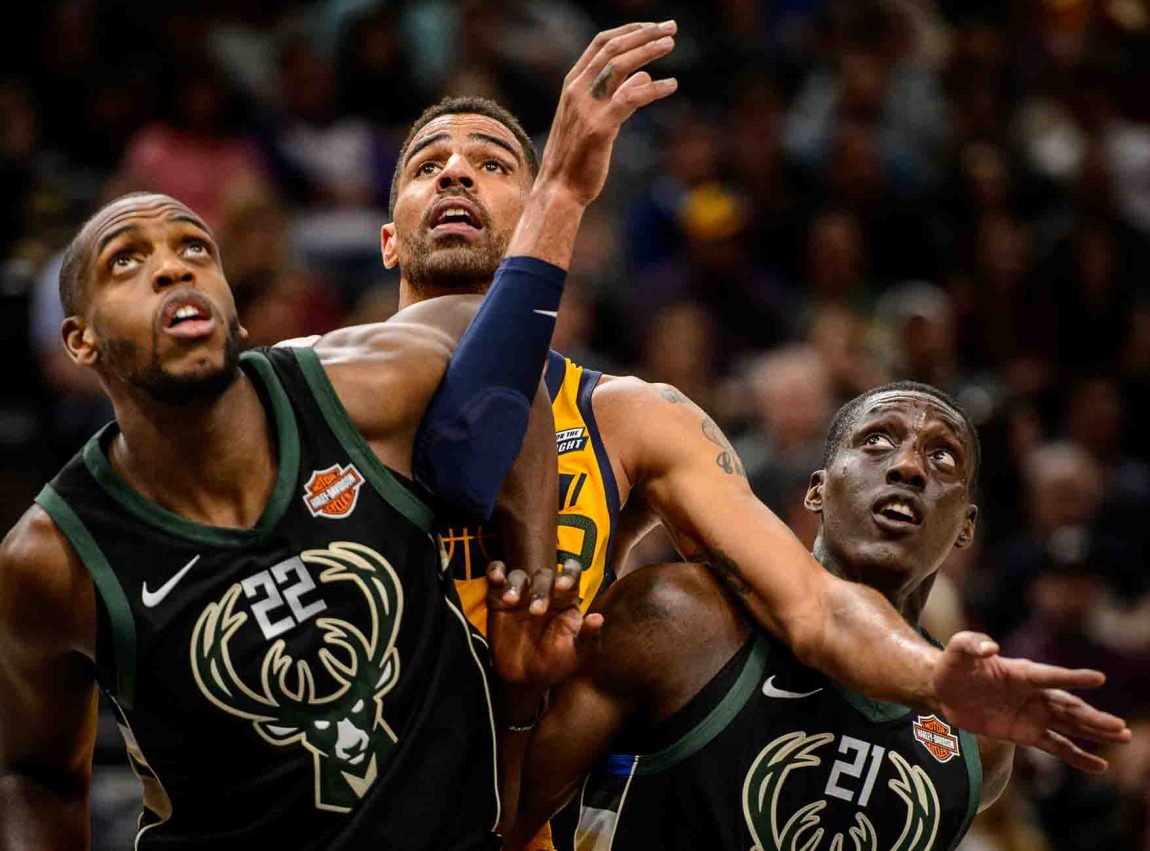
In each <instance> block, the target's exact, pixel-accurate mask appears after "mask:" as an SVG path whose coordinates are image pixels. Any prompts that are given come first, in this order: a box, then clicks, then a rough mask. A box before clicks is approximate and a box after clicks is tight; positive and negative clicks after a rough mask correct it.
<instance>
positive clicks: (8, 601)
mask: <svg viewBox="0 0 1150 851" xmlns="http://www.w3.org/2000/svg"><path fill="white" fill-rule="evenodd" d="M95 631H96V625H95V599H94V590H93V588H92V584H91V582H90V581H89V580H88V579H87V574H86V573H85V572H84V568H83V567H82V566H81V565H80V564H79V562H78V561H77V560H76V558H75V556H74V555H73V554H71V552H70V550H68V548H67V546H66V545H65V544H64V542H63V540H62V538H61V536H60V535H59V533H58V532H57V531H56V530H55V528H54V527H53V526H52V523H51V521H50V520H48V518H47V517H46V516H45V515H44V513H43V511H41V510H40V509H39V508H33V509H31V510H30V511H29V512H28V513H27V514H26V515H25V516H24V518H23V519H22V520H21V521H20V522H19V523H18V524H17V525H16V527H15V528H14V529H13V530H12V531H11V532H10V533H9V534H8V537H7V538H6V539H5V540H4V543H3V544H2V545H0V849H11V850H12V851H16V850H17V849H26V848H45V849H52V851H71V849H76V851H81V849H85V848H87V847H88V787H89V782H90V780H91V771H92V749H93V747H94V745H95V738H96V682H95V678H94V677H93V675H92V666H91V662H90V661H89V659H88V658H85V656H86V655H88V654H90V653H91V650H92V648H93V647H94V645H95Z"/></svg>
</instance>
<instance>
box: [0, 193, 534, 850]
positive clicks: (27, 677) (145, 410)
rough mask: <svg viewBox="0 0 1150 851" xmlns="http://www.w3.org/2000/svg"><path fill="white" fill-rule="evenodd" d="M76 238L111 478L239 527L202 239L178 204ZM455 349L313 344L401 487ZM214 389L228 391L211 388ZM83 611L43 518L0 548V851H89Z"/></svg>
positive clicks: (102, 219) (75, 570) (364, 336)
mask: <svg viewBox="0 0 1150 851" xmlns="http://www.w3.org/2000/svg"><path fill="white" fill-rule="evenodd" d="M84 238H85V252H84V254H85V256H84V257H83V262H84V264H85V274H86V277H87V281H86V288H87V292H86V294H85V298H86V301H87V309H86V310H85V312H84V314H83V315H81V316H74V317H70V318H69V319H68V320H67V322H66V323H65V326H64V329H63V332H64V338H65V344H66V346H67V348H68V351H69V353H70V354H71V355H72V357H73V360H75V361H76V362H77V363H79V364H81V365H84V366H90V367H93V368H94V369H95V370H96V371H97V373H98V374H99V376H100V379H101V381H102V383H103V384H104V387H105V389H106V391H107V392H108V395H109V396H110V397H111V399H112V402H113V406H114V408H115V411H116V417H117V420H118V422H119V425H120V434H119V436H118V437H117V438H116V440H115V441H114V442H113V443H112V445H111V446H110V452H109V454H110V459H111V462H112V464H113V466H114V467H115V469H116V471H117V472H118V473H119V474H120V475H122V476H123V477H124V478H125V479H126V480H127V481H128V482H129V483H130V484H131V485H132V487H133V488H135V489H136V490H137V491H138V492H139V493H141V494H142V495H144V496H145V497H146V498H148V499H150V500H152V501H153V502H155V503H157V504H159V505H161V506H163V507H164V508H166V509H168V510H170V511H173V512H175V513H178V514H180V515H182V516H184V517H186V518H189V519H193V520H196V521H198V522H200V523H205V524H210V525H215V526H223V527H232V528H249V527H251V526H252V525H253V524H254V523H255V522H256V521H257V520H258V518H259V517H260V515H261V514H262V513H263V510H264V506H265V504H266V502H267V500H268V498H269V496H270V494H271V491H272V487H273V483H274V481H275V477H276V453H275V451H274V445H273V441H272V438H271V436H270V434H269V428H270V423H269V420H268V417H267V415H266V413H265V411H264V409H263V406H262V404H261V403H260V400H259V397H258V395H257V393H256V391H255V389H254V387H253V386H252V384H251V382H250V380H249V379H248V378H247V377H246V376H245V375H244V374H243V373H242V371H238V370H236V367H235V362H234V360H231V358H232V354H231V353H229V345H230V341H229V335H230V334H239V335H241V336H242V335H243V333H244V332H243V330H242V329H241V328H239V326H238V323H237V322H236V321H235V305H234V302H233V300H232V296H231V291H230V289H229V288H228V285H227V282H226V280H225V279H224V275H223V272H222V270H221V268H220V263H219V254H218V249H217V248H216V245H215V242H214V240H213V238H212V236H211V234H210V233H209V232H208V230H207V228H206V227H205V226H204V225H203V224H202V223H201V222H200V221H199V219H198V217H197V216H195V214H194V213H193V212H192V211H190V210H188V209H187V208H186V207H184V206H183V205H182V204H180V203H179V202H177V201H175V200H174V199H170V198H167V197H165V196H145V197H143V198H141V197H131V198H127V199H124V200H123V201H121V202H118V203H116V204H113V205H112V206H111V207H110V208H108V209H107V210H105V211H104V213H103V214H102V215H101V216H99V217H98V218H97V219H95V220H94V221H93V222H92V223H91V225H90V226H89V228H87V229H86V232H85V234H84ZM463 300H471V299H467V298H464V299H463ZM177 302H179V303H192V304H194V305H195V306H196V307H197V308H198V309H199V310H200V311H201V316H202V317H203V318H201V319H197V320H195V321H194V322H192V323H190V333H189V328H185V329H184V330H183V332H182V333H184V334H185V335H188V336H178V334H177V333H174V332H173V329H172V328H171V327H170V326H169V320H170V319H171V314H172V312H173V311H172V308H173V305H174V304H175V303H177ZM181 324H183V323H181ZM456 340H457V335H455V334H453V333H452V332H451V330H450V329H448V330H447V331H445V330H443V329H442V328H440V327H439V325H438V324H437V322H436V320H435V317H434V316H432V315H429V314H428V313H427V312H426V311H424V310H420V309H419V308H416V309H414V310H412V311H409V312H404V313H401V314H398V315H397V316H396V317H395V318H394V319H393V320H392V321H389V322H387V323H383V324H380V325H373V326H363V327H360V328H352V329H346V330H342V331H337V332H334V333H332V334H329V335H327V336H325V337H323V338H321V339H320V341H319V342H318V343H317V344H316V351H317V353H318V354H319V355H320V359H321V362H322V363H323V365H324V367H325V369H326V371H327V373H328V376H329V378H330V379H331V382H332V384H333V386H334V388H335V390H336V393H337V395H338V396H339V398H340V400H341V401H342V402H343V403H344V405H345V407H346V408H347V410H348V413H349V414H350V415H351V418H352V422H353V423H354V424H355V425H356V426H357V428H358V429H359V430H360V431H361V433H362V434H363V435H364V437H365V438H366V439H367V441H368V443H369V445H370V446H371V448H372V449H373V450H374V452H375V454H376V456H377V457H378V458H379V459H380V460H381V461H382V462H383V463H384V464H386V465H388V466H389V467H391V468H392V469H394V470H397V471H398V472H400V473H402V474H405V475H410V469H411V445H412V440H413V437H414V434H415V431H416V429H417V427H418V425H419V420H420V417H421V415H422V411H423V409H424V408H425V407H426V405H427V403H428V401H429V400H430V398H431V395H432V394H433V393H434V391H435V389H436V387H437V385H438V383H439V380H440V378H441V377H442V374H443V372H444V369H445V367H446V365H447V361H448V359H449V357H450V356H451V352H452V350H453V348H454V344H455V341H456ZM228 371H231V372H232V373H234V374H231V375H230V378H228V380H226V381H224V380H223V379H221V378H219V373H220V372H228ZM225 378H227V376H225ZM211 382H218V383H219V384H220V385H221V386H223V387H224V388H225V389H222V391H220V392H219V393H218V394H217V395H216V396H215V397H214V398H213V397H211V396H210V394H209V395H205V396H204V398H202V399H196V400H195V401H193V402H192V403H191V404H180V403H178V402H169V401H159V400H158V399H157V398H156V395H155V393H154V392H153V391H154V389H155V387H156V386H159V387H161V388H162V392H163V393H165V394H168V395H166V396H165V398H173V399H174V398H178V397H176V396H175V395H174V394H175V392H176V389H177V388H178V387H179V386H180V384H181V383H183V385H184V386H186V387H188V388H191V389H190V390H189V393H188V395H189V396H190V397H194V396H195V394H196V393H197V392H198V391H199V390H202V389H203V388H204V387H206V386H207V385H209V384H210V383H211ZM204 392H205V393H206V391H204ZM553 430H554V425H553V421H552V419H551V412H550V405H549V404H548V401H547V396H546V391H545V390H544V389H543V388H541V389H540V391H539V394H538V397H537V399H536V403H535V405H534V406H533V411H532V417H531V422H530V424H529V427H528V437H527V439H526V441H525V444H524V446H525V450H524V452H523V454H522V455H521V457H520V459H519V460H518V461H517V462H516V464H515V467H514V468H513V470H512V473H511V475H510V476H509V478H508V481H507V482H506V483H505V486H504V490H503V494H502V495H501V499H500V509H499V517H500V519H499V520H498V523H499V525H500V527H501V529H505V530H506V533H507V534H508V535H509V536H510V538H511V540H512V541H513V542H514V543H513V551H512V552H511V553H509V558H513V559H515V560H516V562H515V563H518V564H524V565H540V564H548V563H549V562H550V561H551V560H552V559H553V550H554V535H555V517H554V514H553V512H551V511H550V510H543V509H541V508H540V507H539V506H538V503H539V501H538V500H534V499H533V498H532V495H533V494H534V493H537V492H539V490H540V489H553V488H554V487H556V483H555V466H554V460H553V450H552V449H551V444H552V438H551V436H550V435H551V433H552V432H553ZM188 458H195V459H196V463H195V464H188V463H187V459H188ZM520 559H522V561H520ZM94 595H95V591H94V588H93V585H92V581H91V579H90V577H89V575H88V573H87V570H86V569H85V568H84V567H83V565H82V564H81V562H80V561H79V559H78V558H77V556H76V554H75V553H74V552H73V550H72V548H71V546H70V545H69V544H68V543H67V541H66V539H65V538H64V536H63V535H62V534H61V532H60V531H59V530H58V529H57V528H56V526H55V524H54V523H53V522H52V521H51V520H50V519H49V518H48V516H47V514H46V513H45V512H44V511H43V510H42V509H41V508H39V507H38V506H33V507H32V508H30V509H29V510H28V511H27V512H25V514H24V516H23V517H22V518H21V520H20V521H19V522H18V523H17V524H16V526H15V527H14V528H13V529H12V531H11V532H10V533H9V534H8V536H7V537H6V538H5V539H4V542H3V544H2V545H0V717H3V719H4V723H3V724H0V812H3V814H4V817H3V819H0V848H12V849H17V848H20V849H23V848H51V849H71V848H84V847H87V842H88V815H87V797H88V790H89V785H90V780H91V758H92V749H93V746H94V741H95V730H96V705H97V704H96V694H97V686H96V680H95V671H94V661H95V647H96V606H95V596H94ZM148 791H149V790H147V789H145V794H147V792H148Z"/></svg>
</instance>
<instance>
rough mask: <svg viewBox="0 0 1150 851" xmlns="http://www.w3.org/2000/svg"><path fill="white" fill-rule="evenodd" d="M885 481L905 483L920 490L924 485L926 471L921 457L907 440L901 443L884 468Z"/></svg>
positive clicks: (898, 483) (894, 483)
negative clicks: (901, 445) (892, 458)
mask: <svg viewBox="0 0 1150 851" xmlns="http://www.w3.org/2000/svg"><path fill="white" fill-rule="evenodd" d="M886 481H887V484H890V485H907V486H909V487H912V488H915V489H916V490H922V489H923V488H925V487H926V471H925V470H924V469H923V465H922V458H920V457H919V453H918V452H917V451H916V450H915V448H914V446H913V445H911V444H910V443H909V442H907V443H906V444H904V445H903V447H902V448H901V449H900V450H899V452H898V454H897V455H895V457H894V460H893V461H892V462H891V465H890V466H889V467H887V470H886Z"/></svg>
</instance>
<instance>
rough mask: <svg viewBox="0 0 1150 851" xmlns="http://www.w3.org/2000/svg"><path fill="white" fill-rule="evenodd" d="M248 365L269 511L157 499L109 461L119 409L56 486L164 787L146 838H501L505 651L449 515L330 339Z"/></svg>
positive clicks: (240, 842) (110, 660) (100, 651)
mask: <svg viewBox="0 0 1150 851" xmlns="http://www.w3.org/2000/svg"><path fill="white" fill-rule="evenodd" d="M241 363H242V367H243V369H244V370H245V372H246V374H247V375H248V376H249V377H250V378H251V379H252V382H253V384H254V385H255V386H256V388H257V389H258V390H259V392H260V394H261V398H262V401H263V403H264V406H265V408H266V410H267V411H268V414H269V418H270V419H271V421H272V422H273V423H274V430H275V438H276V440H275V442H276V451H277V452H278V457H279V466H278V478H277V481H276V484H275V490H274V492H273V494H272V496H271V499H270V500H269V502H268V505H267V508H266V510H265V511H264V514H263V516H262V517H261V518H260V520H259V521H258V523H257V524H256V525H255V527H254V528H252V529H225V528H217V527H211V526H205V525H202V524H199V523H195V522H191V521H189V520H186V519H184V518H182V517H180V516H177V515H175V514H173V513H170V512H168V511H166V510H164V509H163V508H161V507H159V506H157V505H155V504H154V503H152V502H149V501H147V500H145V499H144V498H143V497H141V496H140V495H139V494H138V493H137V492H136V491H134V490H132V489H131V488H130V487H129V486H128V485H127V483H126V482H125V481H124V480H123V479H121V478H120V477H119V476H118V475H117V473H116V472H115V471H114V470H113V468H112V467H111V465H110V464H109V462H108V460H107V455H106V451H107V446H108V442H109V441H110V440H111V439H112V438H113V436H114V434H115V424H112V425H110V426H108V427H107V428H105V429H104V430H103V431H102V432H101V433H100V434H98V435H97V436H96V437H95V438H93V439H92V440H91V441H90V442H89V443H88V445H87V446H86V447H85V448H84V450H83V451H82V452H81V453H80V454H79V455H77V456H76V457H75V458H74V459H72V461H71V462H69V463H68V465H67V466H65V467H64V469H63V470H62V471H61V472H60V474H59V475H58V476H57V477H56V478H55V479H54V480H53V481H52V482H51V484H49V485H48V486H47V487H45V488H44V490H43V491H42V492H41V494H40V496H39V497H38V498H37V502H38V503H39V504H40V505H41V506H42V507H43V508H44V509H45V510H46V511H47V512H48V514H49V515H51V517H52V519H53V520H54V521H55V523H56V525H57V526H58V527H59V528H60V529H61V531H62V532H63V533H64V534H65V535H66V536H67V537H68V539H69V540H70V542H71V544H72V546H73V547H74V548H75V549H76V551H77V553H78V554H79V555H80V557H81V558H82V559H83V561H84V564H85V566H86V567H87V569H88V571H89V572H90V573H91V576H92V579H93V581H94V584H95V586H96V588H97V591H98V595H97V596H98V599H99V605H98V614H99V622H100V630H99V635H98V644H97V660H96V662H97V665H96V667H97V672H98V679H99V683H100V685H101V687H102V688H103V689H104V690H105V691H106V692H107V693H108V694H109V695H110V696H111V697H112V698H113V700H114V702H115V704H116V707H117V709H118V711H119V714H120V720H121V726H122V729H123V733H124V738H125V741H126V743H127V746H128V753H129V756H130V758H131V760H132V762H133V765H134V767H135V769H136V771H137V773H138V774H139V775H140V778H141V781H142V782H143V785H144V792H145V794H144V813H143V815H142V817H141V822H140V826H141V831H140V834H139V836H138V838H137V842H136V848H137V849H138V851H159V849H191V848H196V849H200V848H207V847H210V848H212V849H215V851H225V849H237V851H239V849H243V851H250V849H252V848H282V849H301V850H302V849H321V848H322V849H327V848H331V849H444V848H452V849H454V848H467V849H472V848H483V847H491V845H492V842H493V841H494V837H493V835H492V829H493V828H494V826H495V823H496V820H497V818H498V808H499V803H498V789H497V786H496V774H495V751H494V748H495V740H494V726H493V722H492V718H491V714H490V700H489V695H488V688H487V679H486V664H487V656H486V650H485V648H484V646H483V644H482V640H481V639H479V638H478V637H476V636H475V635H474V633H473V632H472V631H471V629H470V628H469V626H468V624H467V623H466V620H465V618H464V617H463V615H462V613H461V611H460V609H459V605H458V598H457V596H456V594H455V590H454V587H453V583H452V581H451V576H450V574H448V573H445V572H444V570H443V565H442V562H441V560H440V557H439V550H438V546H437V544H436V542H435V540H434V539H433V537H432V536H431V534H430V531H431V529H432V525H433V522H432V521H433V518H432V516H431V513H430V512H429V511H428V509H427V508H426V507H425V506H424V505H423V503H421V502H420V501H419V500H418V499H417V498H416V497H415V496H414V495H413V494H412V493H411V492H410V491H409V490H408V489H406V488H405V487H404V486H403V484H402V483H400V482H399V481H398V480H397V479H396V478H395V477H394V476H393V475H392V474H391V473H390V472H389V471H388V470H387V469H386V468H385V467H384V466H383V465H382V464H380V463H379V462H378V460H377V459H376V457H375V456H374V455H373V453H372V452H371V450H370V448H369V447H368V445H367V443H366V442H365V441H364V440H363V438H362V437H361V436H360V435H359V433H358V432H357V431H356V430H355V428H354V427H353V426H352V423H351V421H350V420H349V418H348V416H347V414H346V412H345V411H344V409H343V407H342V405H341V404H340V403H339V401H338V399H337V398H336V396H335V393H334V391H333V390H332V387H331V385H330V383H329V382H328V380H327V377H326V375H325V373H324V371H323V368H322V367H321V366H320V363H319V360H318V358H317V356H316V355H315V353H314V352H313V351H312V350H311V349H271V350H259V351H254V352H250V353H247V354H245V355H244V356H243V358H242V361H241ZM196 460H197V459H196V458H194V457H192V458H189V459H188V463H189V464H195V463H196Z"/></svg>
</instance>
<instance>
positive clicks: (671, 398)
mask: <svg viewBox="0 0 1150 851" xmlns="http://www.w3.org/2000/svg"><path fill="white" fill-rule="evenodd" d="M659 395H660V396H662V397H663V399H664V400H665V401H667V402H670V403H671V404H672V405H682V404H690V402H691V400H690V399H688V398H687V397H686V396H684V395H683V394H682V393H680V392H679V391H678V390H676V389H675V388H674V387H671V386H670V385H667V386H665V387H661V388H659Z"/></svg>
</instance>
